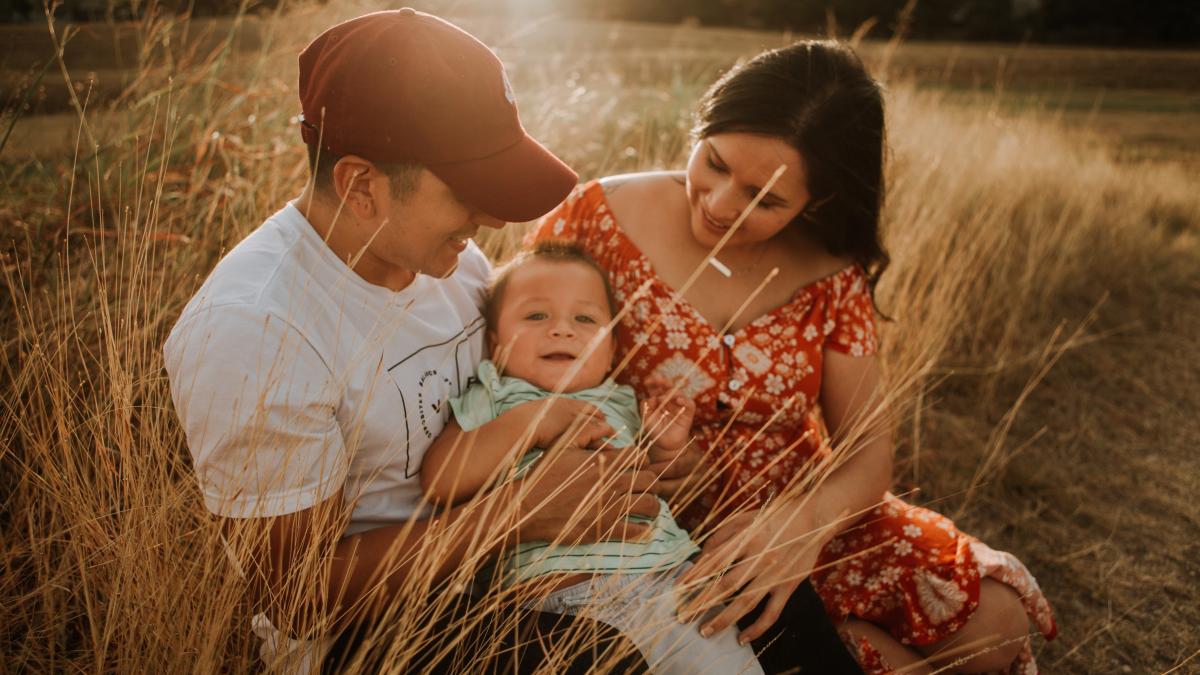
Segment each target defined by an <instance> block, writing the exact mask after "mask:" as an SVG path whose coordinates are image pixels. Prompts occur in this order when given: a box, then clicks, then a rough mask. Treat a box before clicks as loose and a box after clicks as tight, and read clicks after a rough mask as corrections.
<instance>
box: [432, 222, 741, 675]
mask: <svg viewBox="0 0 1200 675" xmlns="http://www.w3.org/2000/svg"><path fill="white" fill-rule="evenodd" d="M614 305H615V301H614V300H613V297H612V291H611V289H610V288H609V286H608V280H607V277H606V276H605V274H604V273H603V271H602V270H601V269H600V268H599V267H598V266H597V265H596V263H595V262H593V261H592V260H591V259H590V258H588V257H587V255H586V254H584V253H583V252H582V251H581V250H580V249H578V248H576V247H574V246H570V245H565V244H560V243H554V242H545V243H542V244H539V245H538V246H537V247H536V248H534V249H533V250H532V251H527V252H525V253H522V254H520V255H519V256H517V258H515V259H514V260H513V261H511V262H510V263H508V264H507V265H505V266H503V267H502V268H500V269H499V270H497V272H496V275H495V277H494V278H493V281H492V288H491V291H490V293H489V297H488V301H487V306H486V308H485V312H484V314H485V317H486V318H487V321H488V341H489V344H490V345H491V349H492V359H491V360H484V361H483V362H482V363H480V364H479V371H478V374H477V381H475V382H473V383H472V384H471V385H470V386H469V387H468V388H467V390H466V391H465V392H463V395H462V396H461V397H459V398H456V399H451V400H450V406H451V409H452V410H453V412H454V421H455V422H456V423H457V424H451V425H448V426H447V432H448V433H449V434H451V436H454V437H453V438H451V439H447V438H443V439H439V441H440V442H439V443H436V444H434V446H433V447H432V448H430V450H429V452H428V453H427V454H426V456H425V459H424V461H423V463H422V466H421V485H422V487H423V489H424V490H425V493H426V495H427V496H428V497H429V498H430V499H431V500H432V501H434V502H438V503H453V502H457V501H462V500H463V499H466V498H469V497H471V496H472V495H473V494H475V493H476V492H477V491H478V490H480V489H483V488H485V487H488V486H489V481H491V480H493V478H494V477H495V476H497V475H501V476H504V478H503V479H504V480H511V479H512V478H516V477H519V476H520V475H522V474H523V473H524V472H525V471H526V470H528V469H529V468H530V467H531V466H532V465H533V464H534V463H535V462H536V461H537V459H538V457H540V456H541V454H542V453H543V450H542V449H537V448H535V449H532V450H530V451H529V452H527V453H525V454H524V456H522V457H521V458H520V459H519V460H518V461H517V462H516V466H515V468H513V469H512V470H511V471H507V470H505V469H506V468H507V467H506V466H505V465H507V464H509V463H511V460H510V459H509V458H508V456H507V455H508V453H503V454H498V455H496V456H490V457H489V456H481V455H483V454H484V453H482V452H473V449H472V447H471V446H472V444H471V443H470V442H466V441H465V440H464V439H463V438H462V437H461V434H464V433H467V432H470V431H472V430H478V433H486V432H487V425H488V424H489V423H492V422H493V420H496V418H498V417H500V416H502V415H504V414H505V413H507V412H509V411H514V410H516V409H518V408H520V407H521V406H536V408H533V409H530V408H526V412H531V410H539V411H540V412H541V414H542V415H543V422H547V421H548V422H549V425H548V426H549V427H551V428H550V430H549V432H548V431H547V430H546V428H545V427H546V426H547V425H545V424H543V425H542V426H540V427H539V431H540V433H541V435H542V436H545V437H548V438H550V439H552V438H554V437H556V436H558V435H559V434H561V433H563V432H565V431H567V429H568V428H569V427H570V428H578V425H576V424H574V423H575V422H576V415H577V414H578V413H581V412H583V411H585V410H587V409H589V408H588V406H586V405H583V404H591V405H593V406H595V407H596V408H598V409H599V411H600V412H601V413H603V416H604V418H605V420H606V422H607V423H606V424H605V423H601V422H594V423H592V424H590V425H584V426H583V427H582V431H581V435H578V436H576V437H575V439H574V440H575V443H577V444H580V445H586V444H588V443H589V442H592V441H602V443H603V445H605V446H606V447H618V448H621V447H633V446H634V445H635V444H636V441H637V437H638V434H639V433H641V432H642V423H641V419H640V415H639V414H638V404H637V398H636V396H635V394H634V391H633V389H632V388H631V387H628V386H625V385H618V384H616V383H614V382H613V381H612V380H610V379H608V373H609V370H610V369H611V368H612V362H613V355H614V349H615V345H614V342H613V338H612V335H611V332H610V325H611V324H612V323H613V316H614V314H615V308H614ZM497 364H501V365H500V366H499V367H502V368H503V372H501V371H500V370H499V369H498V365H497ZM663 389H664V390H665V389H666V388H665V387H663ZM554 392H561V393H560V394H559V396H560V397H561V398H560V400H561V401H562V402H563V403H566V405H561V406H560V405H559V404H557V403H556V404H555V407H554V408H550V409H547V410H541V409H542V407H543V406H544V405H545V401H544V399H546V398H547V397H550V396H555V393H554ZM575 402H580V403H575ZM646 409H647V411H648V412H647V424H646V431H647V433H648V435H649V436H650V438H649V439H648V440H649V442H651V443H653V444H654V445H656V446H658V448H660V449H661V450H666V451H682V450H683V449H684V447H685V446H686V444H687V442H688V437H689V433H690V430H691V424H692V416H693V413H694V411H695V405H694V403H692V401H691V400H690V399H687V398H686V397H683V396H679V395H668V394H666V393H665V391H664V393H661V394H656V395H655V396H652V397H651V398H649V399H648V400H647V401H646ZM556 410H557V411H558V412H555V411H556ZM563 411H565V414H564V412H563ZM535 415H536V413H535ZM550 418H555V419H550ZM533 419H536V416H535V417H533ZM456 427H457V428H456ZM459 429H461V431H459ZM551 432H552V433H551ZM456 434H458V436H455V435H456ZM593 444H595V443H593ZM659 502H660V504H659V513H658V516H657V517H655V518H653V519H641V522H647V523H648V524H649V526H650V530H651V532H650V534H649V536H646V537H644V538H642V539H639V540H635V541H607V542H599V543H595V544H585V545H572V546H562V545H552V544H548V543H546V542H523V543H521V544H520V545H519V546H518V547H516V548H515V549H513V550H511V551H509V552H507V554H506V555H505V556H503V557H502V558H501V560H500V561H499V562H498V563H497V568H496V570H495V574H494V575H493V576H494V578H495V579H497V580H498V582H499V583H500V584H501V585H502V586H505V587H509V586H512V585H515V584H518V583H520V582H523V581H527V580H531V579H535V578H539V577H545V576H546V575H558V579H555V581H557V582H558V583H557V585H552V587H553V588H555V590H553V591H552V592H551V593H550V594H549V595H547V596H545V597H543V598H540V599H539V600H537V601H534V602H533V603H531V604H530V605H529V606H531V607H533V608H535V609H539V610H541V611H547V612H554V613H557V614H578V615H584V616H589V617H591V618H593V619H596V620H599V621H603V622H604V623H607V624H609V625H612V626H615V627H616V628H618V629H620V630H621V631H622V632H623V633H625V634H626V635H627V636H628V637H629V638H630V640H631V641H632V642H633V643H634V644H635V645H637V647H638V650H639V651H641V653H642V655H643V657H644V658H645V659H646V662H647V663H649V664H650V666H651V668H652V670H653V671H654V672H656V673H671V674H674V673H679V674H684V673H698V672H704V673H762V669H761V667H760V666H759V664H758V661H757V660H756V659H755V657H754V652H753V650H752V649H751V648H750V647H749V646H748V645H739V644H738V643H737V640H736V637H735V635H736V631H735V629H734V628H735V627H734V628H728V629H726V630H724V631H722V632H720V633H718V634H716V635H713V636H711V637H709V638H707V639H706V638H703V637H701V635H700V632H699V630H698V626H699V624H698V622H697V623H689V624H680V623H678V621H677V620H676V618H675V602H674V593H673V592H672V586H673V584H674V581H675V579H676V578H678V576H679V575H680V574H682V573H683V571H684V570H686V569H687V567H688V566H689V565H690V563H688V562H687V560H688V558H690V557H691V556H693V555H694V554H696V553H697V552H698V551H699V548H698V547H697V546H696V544H695V543H694V542H693V541H692V540H691V539H690V538H689V537H688V535H687V532H685V531H684V530H683V529H682V528H680V527H679V526H678V525H677V524H676V523H675V519H674V518H673V517H672V516H671V513H670V510H669V509H668V507H667V504H666V502H663V501H662V500H661V499H660V500H659ZM631 519H637V517H631ZM564 575H572V576H564Z"/></svg>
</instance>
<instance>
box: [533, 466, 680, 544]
mask: <svg viewBox="0 0 1200 675" xmlns="http://www.w3.org/2000/svg"><path fill="white" fill-rule="evenodd" d="M628 456H629V453H622V451H621V450H619V449H613V450H584V449H581V448H578V447H562V448H559V449H556V450H553V451H550V452H547V453H546V454H545V455H544V456H543V457H542V458H541V459H540V460H539V461H538V463H537V465H536V466H535V467H534V469H533V471H532V472H531V473H530V475H529V476H528V477H526V478H524V479H521V480H519V481H514V483H513V485H514V486H515V489H516V490H517V499H518V500H519V501H518V504H519V506H518V513H519V514H520V515H521V519H520V522H519V524H518V526H517V528H516V529H517V532H515V533H514V534H519V535H520V538H521V540H522V541H558V542H562V543H565V544H575V543H591V542H597V541H607V540H634V539H638V538H641V537H644V536H646V535H648V534H649V532H650V528H649V526H648V525H645V524H639V523H633V522H630V521H629V520H627V517H628V516H630V515H639V516H646V517H648V518H652V517H654V516H656V515H657V514H658V499H657V498H656V497H655V496H654V495H652V494H648V493H647V490H649V489H650V488H651V487H652V486H653V485H654V474H652V473H651V472H649V471H646V470H642V469H638V468H636V467H630V466H629V465H628Z"/></svg>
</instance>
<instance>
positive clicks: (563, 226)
mask: <svg viewBox="0 0 1200 675" xmlns="http://www.w3.org/2000/svg"><path fill="white" fill-rule="evenodd" d="M598 190H599V184H598V183H597V182H596V181H592V182H590V183H586V184H584V185H580V186H578V187H576V188H575V189H574V190H572V191H571V194H570V195H568V196H567V198H566V200H564V201H563V203H562V204H559V205H558V208H556V209H554V210H553V211H551V212H550V213H547V214H546V215H544V216H542V218H541V220H539V221H538V223H537V225H536V226H535V227H534V228H533V229H532V230H530V231H529V233H528V234H526V235H525V241H524V245H525V247H526V248H528V247H530V246H532V245H533V244H535V243H537V242H539V241H545V240H554V241H563V242H570V243H574V244H578V245H580V246H582V247H583V248H584V249H585V250H590V249H591V248H592V247H591V246H590V245H589V244H590V243H591V239H592V234H593V233H594V232H595V227H594V225H595V224H596V221H597V220H598V219H600V218H601V217H602V216H601V213H600V212H601V210H602V207H603V199H602V198H598V197H597V195H596V192H597V191H598ZM601 194H602V193H601Z"/></svg>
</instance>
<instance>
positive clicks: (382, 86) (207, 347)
mask: <svg viewBox="0 0 1200 675" xmlns="http://www.w3.org/2000/svg"><path fill="white" fill-rule="evenodd" d="M300 99H301V103H302V108H303V113H304V116H303V121H302V132H301V133H302V135H303V138H304V141H305V143H306V145H307V146H308V150H309V156H310V165H311V168H312V173H313V179H312V181H311V182H310V184H309V185H308V187H307V188H306V190H305V191H304V193H303V194H302V195H300V197H298V198H297V199H295V200H294V201H292V202H290V203H288V204H287V205H285V206H284V207H283V208H282V209H281V210H280V211H279V212H277V213H275V214H274V215H272V216H271V217H270V218H269V219H268V220H267V221H266V222H265V223H263V224H262V225H261V226H260V227H259V228H258V229H257V230H255V231H254V232H253V233H252V234H250V235H249V236H248V237H247V238H246V239H245V240H243V241H242V242H241V243H240V244H239V245H238V246H237V247H235V248H234V249H233V250H232V251H230V252H229V254H228V255H226V256H225V258H224V259H222V260H221V262H220V263H219V264H218V265H217V267H216V269H215V270H214V271H213V273H212V275H211V276H210V277H209V278H208V279H207V280H206V281H205V283H204V285H203V286H202V287H201V289H200V290H199V291H198V292H197V294H196V296H195V297H194V298H193V299H192V300H191V302H190V303H189V304H188V305H187V307H186V308H185V309H184V311H183V313H182V315H181V316H180V318H179V321H178V323H177V324H176V326H175V327H174V329H173V330H172V332H171V335H170V337H169V338H168V340H167V342H166V345H165V347H164V352H165V356H166V367H167V371H168V374H169V376H170V381H171V391H172V398H173V400H174V402H175V406H176V409H177V410H178V412H179V417H180V420H181V422H182V425H183V428H184V430H185V432H186V435H187V440H188V446H189V450H190V451H191V454H192V456H193V459H194V465H195V470H196V473H197V478H198V480H199V482H200V485H201V488H202V492H203V495H204V500H205V505H206V506H207V508H208V509H209V510H210V511H212V512H213V513H214V514H216V515H218V516H221V517H223V518H224V521H223V522H224V524H225V525H226V527H225V531H226V532H227V533H228V536H229V538H230V540H231V541H232V542H234V543H237V544H238V546H235V547H234V548H239V547H241V548H242V549H246V550H249V551H250V554H249V555H248V556H243V557H242V560H241V561H240V562H241V564H242V566H243V568H246V569H247V573H248V574H250V575H251V576H252V578H253V579H255V580H257V581H258V582H260V583H261V584H262V585H263V586H265V597H266V598H267V599H268V602H267V606H266V608H265V609H266V614H265V615H260V616H259V617H256V619H255V630H256V632H257V633H258V634H259V635H260V637H262V638H264V646H263V656H264V658H265V659H266V660H267V661H268V662H269V663H270V664H271V665H273V666H281V665H282V666H284V667H288V668H291V669H305V668H307V669H313V668H315V667H316V666H317V665H318V664H319V661H320V659H321V658H323V653H324V651H325V648H327V647H328V645H329V641H330V640H329V635H330V631H329V630H325V631H324V632H321V631H320V627H322V626H324V627H325V628H326V629H329V628H332V629H333V630H334V631H336V630H338V629H342V628H345V627H349V626H355V625H362V624H364V623H367V624H369V623H370V622H371V621H372V620H373V619H374V620H378V617H380V616H383V615H388V614H387V613H388V612H389V611H390V612H392V614H391V615H389V616H391V619H389V620H391V621H400V622H403V621H405V620H408V621H410V622H412V621H413V617H414V616H415V617H418V618H417V619H416V621H417V622H418V623H420V625H419V626H418V625H416V624H414V626H413V631H414V634H415V632H419V631H417V628H424V631H425V638H426V641H427V642H428V644H429V645H432V647H430V648H429V650H428V651H430V653H434V652H438V650H440V649H442V648H443V647H445V650H446V654H450V656H446V658H447V659H449V658H451V657H453V658H456V659H459V660H458V661H455V663H458V664H459V666H464V667H465V666H466V665H467V664H470V662H471V661H472V658H473V655H472V654H470V653H467V654H466V655H465V656H464V655H463V654H462V653H458V654H457V655H454V652H455V649H456V648H455V646H454V645H453V644H450V645H449V646H448V647H446V646H445V645H443V644H442V643H441V642H439V640H442V639H449V638H447V637H446V636H444V635H442V633H446V632H449V631H448V630H446V629H444V628H442V627H441V626H442V624H443V623H446V622H450V623H453V622H458V623H456V624H455V625H465V624H464V623H463V622H464V621H466V622H467V623H470V622H469V620H468V619H469V617H468V619H464V616H466V615H468V614H470V612H469V611H467V610H464V609H463V607H464V606H465V601H462V600H456V599H451V600H449V601H446V600H445V598H446V597H447V596H455V595H456V594H455V593H454V592H453V591H450V590H448V589H447V584H446V583H443V582H445V581H447V580H454V581H455V583H461V582H462V580H463V579H466V578H469V576H470V573H471V572H472V571H473V570H474V569H476V568H477V567H478V566H479V565H480V564H481V563H482V562H483V561H485V560H486V558H487V557H488V556H489V555H494V554H495V552H496V551H498V550H499V549H500V548H501V547H502V546H504V545H506V544H509V543H511V541H512V540H515V539H527V540H528V539H552V538H554V537H557V536H560V535H565V536H569V537H572V538H582V539H584V540H586V539H589V538H590V539H595V538H598V537H601V536H604V535H605V533H609V532H612V531H613V528H614V527H617V528H618V529H617V530H616V534H615V535H614V536H623V537H629V536H637V535H639V534H640V533H641V532H640V530H639V529H638V528H637V527H635V526H633V525H628V524H625V516H626V515H628V514H629V513H638V514H641V515H654V513H655V512H656V511H657V506H656V504H655V501H654V498H653V497H652V496H650V495H645V494H642V492H644V491H645V490H646V489H647V488H648V487H649V485H650V484H651V483H652V476H649V475H648V474H645V473H644V472H625V473H624V474H621V475H619V476H615V477H614V476H609V475H606V471H605V469H604V467H605V466H606V465H607V466H610V467H611V466H616V465H618V464H619V462H617V461H615V458H614V461H609V462H603V461H601V462H595V461H589V458H595V457H597V456H598V455H596V454H595V453H588V452H585V451H583V450H579V449H571V448H567V449H564V450H562V451H560V452H557V453H555V459H556V461H552V462H546V463H545V464H546V466H544V467H541V468H540V469H539V471H538V472H536V473H535V475H534V476H531V477H530V478H529V479H527V480H525V481H522V482H520V483H519V484H515V485H514V487H513V488H511V489H510V488H504V489H499V490H496V491H493V492H491V493H489V494H488V495H486V496H484V497H483V498H482V499H480V500H477V501H476V503H474V504H472V505H470V506H464V507H457V508H454V509H451V510H449V511H444V512H441V513H438V514H437V517H436V518H433V517H430V516H431V515H432V514H431V512H430V510H429V509H428V508H427V507H426V506H425V505H424V504H423V503H422V502H421V500H420V493H419V484H418V480H419V477H418V476H419V474H418V470H419V467H420V465H421V458H422V455H423V453H424V452H425V450H426V448H427V447H428V446H429V444H430V442H431V441H432V440H433V439H434V438H435V437H437V435H438V434H439V433H440V432H441V430H442V427H443V425H444V424H445V422H446V421H447V419H448V414H449V411H448V406H447V405H446V400H447V398H448V397H450V396H457V395H459V394H460V393H461V392H462V390H463V388H464V387H465V386H466V384H467V378H468V377H469V376H470V374H472V373H473V372H474V371H475V367H476V365H477V363H478V361H479V360H480V358H481V356H482V350H483V335H484V330H483V328H484V326H483V319H482V318H481V316H480V312H479V307H480V303H481V301H482V294H483V290H484V285H485V281H486V277H487V274H488V272H489V266H488V263H487V261H486V259H485V258H484V257H483V255H482V254H481V253H480V251H479V250H478V248H476V247H475V245H474V243H473V242H472V241H471V238H472V237H473V236H474V235H475V234H476V233H477V232H478V231H479V229H480V228H483V227H489V228H500V227H503V226H504V225H505V222H506V221H525V220H530V219H533V218H536V217H537V216H539V215H541V214H543V213H545V212H546V211H548V210H550V209H551V208H552V207H553V206H555V205H556V204H557V203H558V202H559V201H561V200H562V198H563V197H565V196H566V195H567V193H568V191H569V190H570V189H571V188H572V187H573V186H574V185H575V182H576V176H575V174H574V173H573V172H572V171H571V170H570V169H569V168H567V166H566V165H564V164H563V163H562V162H561V161H559V160H558V159H557V158H556V157H554V156H553V155H552V154H550V152H548V151H547V150H546V149H544V148H543V147H542V146H540V145H539V144H538V143H537V142H536V141H534V140H533V139H532V138H530V137H529V136H528V135H527V134H526V133H525V131H524V129H523V128H522V127H521V124H520V121H519V119H518V116H517V108H516V104H515V100H514V97H513V93H512V90H511V88H510V87H509V84H508V80H507V77H506V76H505V74H504V70H503V67H502V66H501V64H500V61H499V60H498V59H497V58H496V57H495V55H494V54H492V52H491V51H490V50H488V49H487V47H485V46H484V45H483V44H482V43H480V42H479V41H477V40H476V39H474V38H473V37H471V36H470V35H468V34H467V33H465V32H463V31H462V30H460V29H458V28H457V27H455V26H453V25H451V24H449V23H447V22H445V21H442V20H440V19H438V18H436V17H433V16H430V15H427V14H422V13H420V12H415V11H413V10H411V9H402V10H398V11H389V12H379V13H375V14H369V15H366V16H362V17H359V18H357V19H354V20H351V21H348V22H346V23H343V24H340V25H337V26H334V27H333V28H330V29H329V30H327V31H326V32H325V33H323V34H322V35H321V36H319V37H318V38H317V39H316V40H314V41H313V42H312V44H310V45H309V46H308V47H307V48H306V49H305V50H304V51H303V52H302V53H301V55H300ZM491 440H492V441H493V442H503V441H509V442H511V440H509V439H491ZM606 482H611V483H613V487H612V488H611V491H610V492H608V493H607V494H602V495H599V498H597V496H596V495H593V494H592V493H593V492H594V490H593V487H594V486H595V485H597V484H605V483H606ZM589 495H591V497H590V498H589ZM631 495H632V496H631ZM615 497H623V498H622V499H616V498H615ZM576 511H579V512H582V513H583V514H584V515H585V518H584V519H583V520H584V521H587V522H586V523H584V524H574V523H570V522H569V521H570V520H571V519H570V518H569V515H570V514H571V513H572V512H576ZM518 513H519V514H521V515H522V518H521V519H519V520H518V519H516V518H515V517H514V516H513V514H518ZM505 533H507V535H506V534H505ZM414 589H415V590H414ZM421 596H428V597H433V598H440V599H441V600H439V602H442V604H441V605H436V602H435V603H434V605H431V606H430V607H424V606H422V607H416V608H415V607H405V608H404V610H405V612H407V614H404V612H401V613H400V614H401V615H403V616H400V615H397V613H396V611H397V608H396V605H397V603H400V602H406V603H412V602H413V598H414V597H421ZM435 605H436V606H435ZM405 616H407V619H405ZM447 617H450V618H447ZM537 619H538V617H535V618H534V620H533V623H534V624H535V625H536V624H537ZM556 620H557V617H556ZM322 636H324V637H325V639H324V640H321V639H318V638H320V637H322ZM609 638H611V636H609ZM459 642H460V643H462V644H467V643H470V642H471V640H466V639H460V640H459ZM613 644H614V645H615V644H616V642H613ZM460 646H461V645H460ZM435 648H436V649H435ZM616 648H617V647H615V646H614V647H613V649H616ZM513 649H514V650H516V651H514V652H512V654H516V655H517V658H518V659H524V661H525V662H524V663H522V664H521V666H522V668H523V669H524V668H531V667H532V666H536V665H537V664H536V660H537V659H538V658H540V656H539V654H538V653H536V651H532V652H531V651H530V650H528V649H525V648H524V647H523V646H522V645H516V646H514V647H513ZM522 650H524V651H522ZM410 651H418V652H420V651H426V649H424V648H422V649H415V648H414V649H413V650H410ZM459 652H461V648H460V649H459ZM438 654H440V652H438ZM410 655H411V654H410ZM440 658H441V656H440V655H435V656H431V657H430V659H432V660H430V661H424V662H422V661H414V662H413V663H412V664H410V667H411V668H412V669H413V670H416V669H418V668H430V667H435V665H436V664H437V663H441V666H439V667H442V668H447V667H448V666H446V665H445V664H446V663H449V661H446V660H445V659H442V660H441V661H439V660H438V659H440ZM487 658H489V657H488V656H486V655H485V656H480V659H481V660H486V659H487ZM586 658H589V659H590V658H592V657H591V656H586ZM597 658H599V657H597ZM397 665H398V664H397V663H395V661H393V662H392V663H391V666H392V667H397ZM471 665H472V667H474V668H479V667H481V666H480V663H478V662H477V663H474V664H471ZM575 665H576V666H578V665H580V663H579V662H577V663H576V664H575ZM583 665H586V663H584V664H583ZM400 667H403V666H402V665H401V666H400Z"/></svg>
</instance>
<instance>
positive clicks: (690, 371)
mask: <svg viewBox="0 0 1200 675" xmlns="http://www.w3.org/2000/svg"><path fill="white" fill-rule="evenodd" d="M654 373H655V374H656V375H659V376H661V377H663V378H664V379H666V380H667V381H668V382H680V383H681V386H680V388H679V389H680V391H682V392H683V393H684V395H686V396H691V397H692V398H695V397H696V396H698V395H699V394H700V393H701V392H703V391H704V390H706V389H709V388H710V387H712V386H713V385H715V384H716V382H715V381H714V380H713V379H712V378H711V377H709V376H708V373H706V372H704V370H703V369H701V368H700V366H698V365H696V363H695V362H693V361H692V360H691V359H688V358H687V357H685V356H684V355H683V354H679V353H675V354H672V355H671V358H669V359H667V360H666V361H663V362H662V363H660V364H658V367H657V368H655V369H654Z"/></svg>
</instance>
